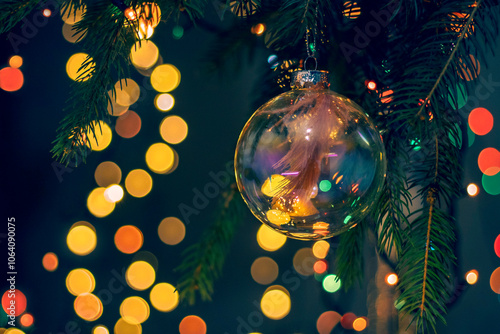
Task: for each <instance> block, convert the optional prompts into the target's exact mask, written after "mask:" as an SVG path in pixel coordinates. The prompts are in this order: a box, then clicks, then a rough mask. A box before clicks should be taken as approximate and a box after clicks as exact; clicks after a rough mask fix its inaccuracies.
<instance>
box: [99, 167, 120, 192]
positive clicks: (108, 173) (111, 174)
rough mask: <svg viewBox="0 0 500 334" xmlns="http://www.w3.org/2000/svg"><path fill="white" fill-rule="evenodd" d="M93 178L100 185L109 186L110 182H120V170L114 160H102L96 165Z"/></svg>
mask: <svg viewBox="0 0 500 334" xmlns="http://www.w3.org/2000/svg"><path fill="white" fill-rule="evenodd" d="M94 178H95V182H96V183H97V185H99V186H100V187H109V186H110V185H112V184H119V183H120V181H121V180H122V171H121V169H120V167H118V165H117V164H115V163H114V162H112V161H104V162H101V163H100V164H99V165H98V166H97V167H96V169H95V172H94Z"/></svg>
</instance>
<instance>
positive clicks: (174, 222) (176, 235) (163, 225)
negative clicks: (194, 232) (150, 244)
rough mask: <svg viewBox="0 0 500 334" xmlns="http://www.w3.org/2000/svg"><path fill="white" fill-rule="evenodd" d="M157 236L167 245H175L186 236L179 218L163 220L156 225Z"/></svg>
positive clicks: (184, 228) (184, 227)
mask: <svg viewBox="0 0 500 334" xmlns="http://www.w3.org/2000/svg"><path fill="white" fill-rule="evenodd" d="M158 236H159V237H160V240H161V241H163V242H164V243H166V244H167V245H171V246H173V245H177V244H178V243H180V242H181V241H182V240H184V237H185V236H186V226H184V223H183V222H182V221H181V220H180V219H179V218H176V217H167V218H164V219H163V220H162V221H161V222H160V224H159V225H158Z"/></svg>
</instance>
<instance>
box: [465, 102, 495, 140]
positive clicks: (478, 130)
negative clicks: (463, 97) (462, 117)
mask: <svg viewBox="0 0 500 334" xmlns="http://www.w3.org/2000/svg"><path fill="white" fill-rule="evenodd" d="M468 123H469V127H470V129H471V130H472V132H474V133H475V134H476V135H479V136H484V135H486V134H488V133H489V132H490V131H491V129H493V115H492V114H491V112H490V111H489V110H488V109H486V108H475V109H472V111H471V112H470V114H469V118H468Z"/></svg>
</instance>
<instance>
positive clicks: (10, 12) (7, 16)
mask: <svg viewBox="0 0 500 334" xmlns="http://www.w3.org/2000/svg"><path fill="white" fill-rule="evenodd" d="M40 1H41V0H25V1H17V0H5V1H2V2H0V22H2V24H1V25H0V35H1V34H3V33H4V32H7V31H9V30H11V29H12V28H14V26H15V25H16V24H18V23H19V22H20V21H22V19H24V18H25V17H26V16H27V15H28V14H29V13H31V11H32V10H33V9H34V8H35V7H36V6H37V5H38V4H39V3H40Z"/></svg>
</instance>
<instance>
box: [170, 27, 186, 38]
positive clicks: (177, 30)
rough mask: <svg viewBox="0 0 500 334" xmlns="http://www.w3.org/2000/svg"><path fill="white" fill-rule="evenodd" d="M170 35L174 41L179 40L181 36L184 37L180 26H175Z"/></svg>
mask: <svg viewBox="0 0 500 334" xmlns="http://www.w3.org/2000/svg"><path fill="white" fill-rule="evenodd" d="M172 35H173V36H174V38H175V39H181V38H182V36H184V28H183V27H181V26H175V27H174V28H173V29H172Z"/></svg>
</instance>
